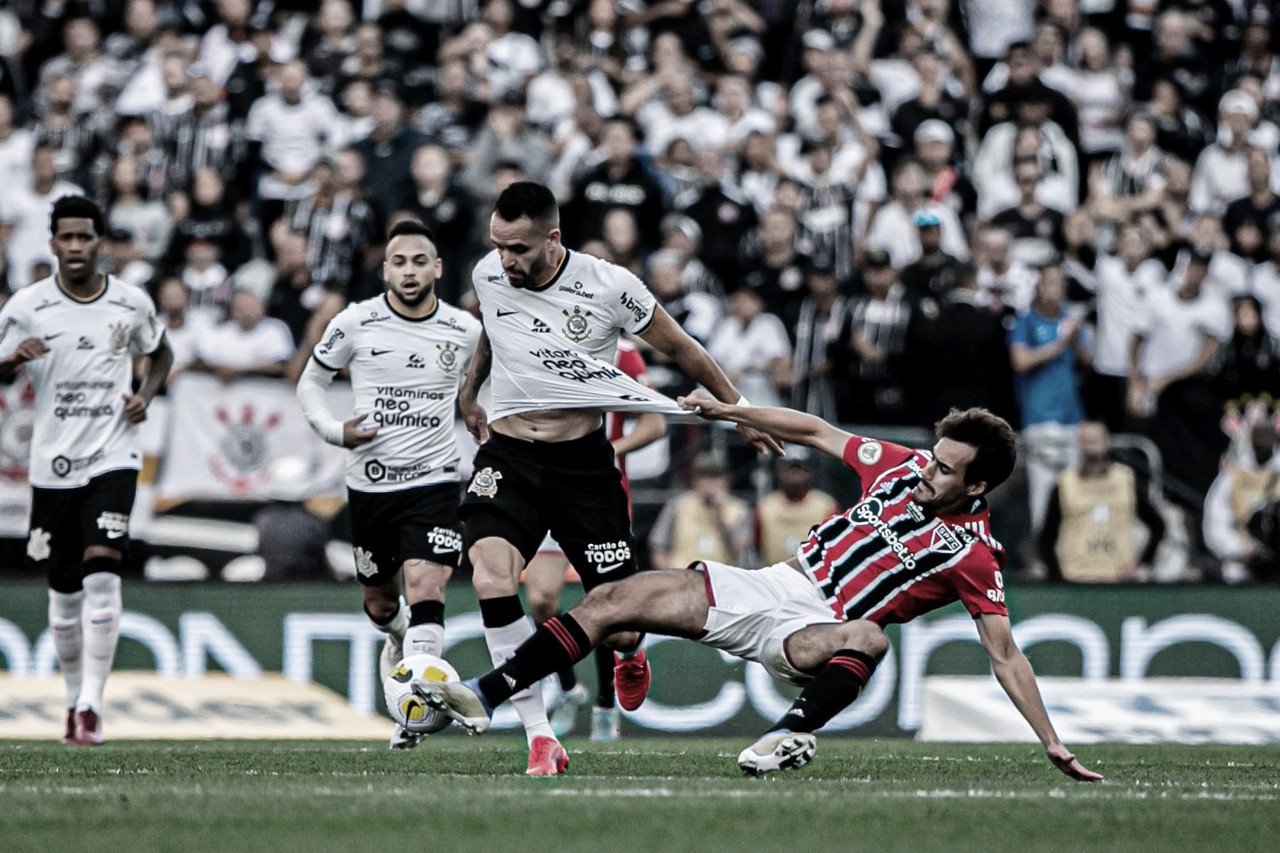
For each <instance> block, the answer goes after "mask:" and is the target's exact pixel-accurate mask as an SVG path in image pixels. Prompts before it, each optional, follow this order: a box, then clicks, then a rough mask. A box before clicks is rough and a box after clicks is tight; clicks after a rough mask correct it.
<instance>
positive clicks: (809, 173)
mask: <svg viewBox="0 0 1280 853" xmlns="http://www.w3.org/2000/svg"><path fill="white" fill-rule="evenodd" d="M801 151H802V152H804V161H805V169H804V172H803V177H802V180H804V181H805V183H806V188H805V193H804V202H803V207H802V208H801V212H800V221H801V223H802V224H803V225H804V236H805V242H806V244H808V246H809V249H810V252H811V253H812V254H813V255H815V256H818V255H821V256H822V257H825V258H830V259H831V261H832V263H833V265H834V266H835V271H836V276H837V277H838V278H841V279H847V278H849V277H850V276H851V275H853V234H854V231H853V211H854V207H855V202H856V198H857V193H856V190H855V188H854V186H853V185H852V184H850V183H848V182H847V181H846V179H845V177H844V175H843V174H841V173H837V172H836V171H835V170H834V169H833V168H832V165H833V151H832V147H831V144H830V143H829V142H825V141H817V142H815V141H811V140H810V141H806V142H805V143H804V146H803V147H802V148H801Z"/></svg>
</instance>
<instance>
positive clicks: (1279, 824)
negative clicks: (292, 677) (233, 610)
mask: <svg viewBox="0 0 1280 853" xmlns="http://www.w3.org/2000/svg"><path fill="white" fill-rule="evenodd" d="M565 744H566V746H567V747H568V749H569V751H570V754H571V758H572V764H571V765H570V769H569V774H568V775H567V776H564V777H561V778H557V779H528V778H526V777H525V776H524V775H523V770H524V757H525V753H524V744H523V739H516V738H513V737H510V736H489V737H484V738H463V737H458V736H451V735H446V736H438V737H436V738H434V739H430V740H429V741H428V742H427V743H425V744H424V745H423V746H421V747H419V748H418V749H417V750H414V751H412V752H407V753H391V752H388V751H387V750H386V749H385V747H384V746H382V745H380V744H370V743H329V742H324V743H317V742H303V743H286V742H231V741H223V742H203V743H185V742H184V743H175V742H117V743H108V745H107V746H105V747H102V748H100V749H76V748H71V747H64V746H61V745H58V744H53V743H49V744H37V743H31V742H21V743H19V742H13V741H9V742H0V805H2V809H0V850H2V851H27V850H30V851H37V850H38V851H49V850H57V851H74V850H93V851H114V850H129V851H136V850H148V851H149V850H173V851H184V853H189V851H193V850H201V851H204V850H232V849H234V850H269V851H280V850H307V851H317V850H344V851H366V850H367V851H377V853H391V851H402V850H404V851H408V850H441V851H469V850H485V851H495V853H498V851H509V850H520V851H536V850H548V851H557V853H559V851H577V850H582V851H588V850H590V851H601V850H607V851H628V853H630V851H649V850H662V851H668V850H669V851H739V852H740V851H758V850H769V851H772V850H786V851H806V852H807V851H827V850H850V849H854V850H873V851H877V853H880V851H888V850H911V851H921V850H947V851H952V850H983V851H989V850H1018V851H1028V850H1073V851H1093V850H1126V851H1127V850H1143V851H1146V850H1151V851H1180V850H1187V851H1192V850H1194V851H1204V850H1214V851H1219V852H1220V853H1241V851H1251V850H1274V849H1276V847H1275V844H1276V839H1277V838H1280V748H1277V747H1222V746H1203V747H1184V746H1088V747H1083V748H1081V749H1079V750H1078V752H1079V755H1080V756H1081V759H1082V760H1083V761H1084V763H1085V764H1086V765H1087V766H1089V767H1092V768H1093V769H1095V770H1098V771H1100V772H1102V773H1104V774H1106V776H1107V781H1106V782H1105V783H1103V784H1101V785H1080V784H1077V783H1073V782H1071V781H1070V780H1068V779H1066V777H1064V776H1061V775H1060V774H1059V773H1058V772H1057V771H1056V770H1054V769H1053V767H1052V766H1050V765H1049V763H1048V762H1047V761H1045V760H1044V758H1043V757H1042V754H1041V752H1040V750H1039V749H1038V748H1036V747H1033V746H1025V745H1016V746H1015V745H991V746H987V745H983V746H976V745H967V744H965V745H952V744H923V743H914V742H910V741H896V740H891V741H867V740H852V739H845V738H836V737H827V738H823V737H820V738H819V746H818V756H817V759H816V760H815V761H814V763H812V764H810V765H809V766H808V767H805V768H803V769H802V770H799V771H792V772H790V773H785V774H778V775H776V776H773V777H766V778H762V779H746V778H743V777H742V776H740V775H739V774H738V770H737V767H736V764H735V761H734V759H735V758H736V757H737V754H738V751H739V750H740V749H741V748H742V747H743V746H744V745H745V744H744V743H741V742H738V741H725V740H710V739H695V738H682V739H653V738H634V739H629V740H623V741H620V742H619V743H617V744H591V743H587V742H586V741H585V740H581V739H576V740H575V739H569V740H566V742H565Z"/></svg>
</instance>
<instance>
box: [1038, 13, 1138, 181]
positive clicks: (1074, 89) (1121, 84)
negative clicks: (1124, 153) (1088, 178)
mask: <svg viewBox="0 0 1280 853" xmlns="http://www.w3.org/2000/svg"><path fill="white" fill-rule="evenodd" d="M1048 29H1049V31H1051V32H1055V33H1056V32H1057V31H1056V30H1055V29H1054V28H1052V27H1049V28H1048ZM1077 47H1078V50H1079V54H1080V56H1079V67H1078V68H1076V69H1074V70H1073V71H1072V72H1071V74H1070V78H1069V79H1070V83H1069V85H1070V88H1069V90H1068V92H1067V94H1068V95H1069V96H1070V97H1071V99H1072V101H1073V102H1074V103H1075V106H1076V110H1077V115H1078V116H1079V120H1080V151H1081V153H1082V154H1083V155H1084V157H1085V159H1086V161H1090V162H1092V161H1094V160H1097V159H1098V158H1099V157H1100V156H1102V155H1106V154H1111V153H1113V152H1115V151H1118V150H1119V149H1120V144H1121V141H1122V139H1123V134H1122V132H1121V130H1120V124H1121V120H1122V119H1123V117H1124V110H1125V107H1126V105H1127V104H1128V102H1129V89H1130V85H1131V81H1132V74H1126V73H1124V72H1122V71H1121V69H1119V68H1117V67H1116V64H1115V60H1114V58H1113V57H1112V54H1111V45H1110V44H1109V43H1108V41H1107V36H1106V34H1105V33H1103V32H1102V31H1101V30H1099V29H1096V28H1094V27H1086V28H1084V29H1083V30H1081V32H1080V37H1079V41H1078V45H1077Z"/></svg>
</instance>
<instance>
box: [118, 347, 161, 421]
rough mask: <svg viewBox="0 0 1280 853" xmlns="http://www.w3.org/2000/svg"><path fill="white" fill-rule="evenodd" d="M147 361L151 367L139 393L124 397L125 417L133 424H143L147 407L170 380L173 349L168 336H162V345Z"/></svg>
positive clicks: (139, 388)
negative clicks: (165, 382) (166, 381)
mask: <svg viewBox="0 0 1280 853" xmlns="http://www.w3.org/2000/svg"><path fill="white" fill-rule="evenodd" d="M147 359H148V361H150V362H151V366H150V367H148V368H147V375H146V376H145V377H144V378H143V380H142V385H140V386H139V387H138V393H136V394H125V395H124V417H125V420H127V421H128V422H129V423H131V424H137V423H142V422H143V421H145V420H146V419H147V407H148V406H150V405H151V401H152V400H154V399H155V396H156V394H158V393H160V387H161V386H162V385H164V381H165V380H166V379H168V378H169V371H170V369H172V368H173V348H172V347H170V346H169V337H168V335H164V334H161V335H160V343H158V344H156V348H155V350H153V351H152V352H151V354H150V355H148V356H147Z"/></svg>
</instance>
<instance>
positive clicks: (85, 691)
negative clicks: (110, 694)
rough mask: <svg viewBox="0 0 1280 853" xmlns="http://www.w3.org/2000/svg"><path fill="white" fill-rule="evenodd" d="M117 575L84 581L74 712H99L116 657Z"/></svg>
mask: <svg viewBox="0 0 1280 853" xmlns="http://www.w3.org/2000/svg"><path fill="white" fill-rule="evenodd" d="M122 610H124V602H123V601H122V599H121V596H120V576H119V575H115V574H112V573H111V572H94V573H93V574H91V575H87V576H86V577H85V579H84V608H83V613H84V683H83V684H81V685H80V698H79V699H78V700H77V701H76V710H79V711H83V710H84V709H86V708H92V709H93V710H95V711H97V712H98V713H101V712H102V689H103V688H104V687H105V686H106V684H107V676H108V675H109V674H110V673H111V664H112V662H113V661H115V658H116V643H117V642H118V641H119V639H120V613H121V611H122Z"/></svg>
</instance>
